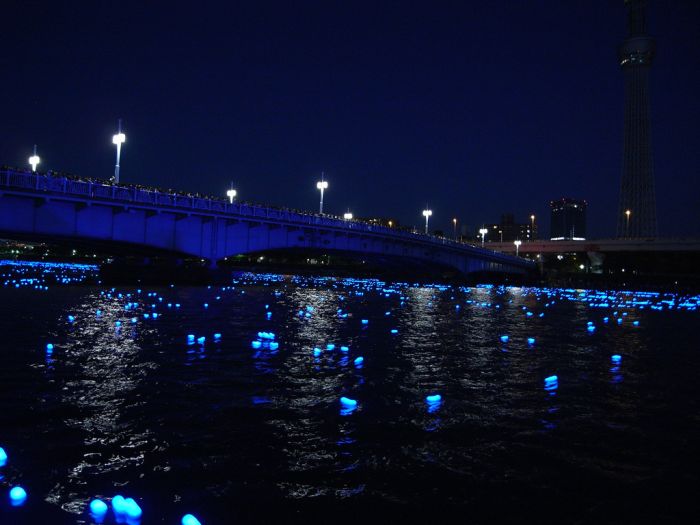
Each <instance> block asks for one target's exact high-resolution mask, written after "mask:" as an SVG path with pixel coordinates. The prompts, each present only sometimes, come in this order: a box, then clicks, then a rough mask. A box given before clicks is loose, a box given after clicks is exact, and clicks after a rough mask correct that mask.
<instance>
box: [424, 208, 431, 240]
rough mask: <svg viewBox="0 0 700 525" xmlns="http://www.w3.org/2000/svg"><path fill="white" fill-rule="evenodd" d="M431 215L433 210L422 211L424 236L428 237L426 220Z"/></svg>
mask: <svg viewBox="0 0 700 525" xmlns="http://www.w3.org/2000/svg"><path fill="white" fill-rule="evenodd" d="M432 214H433V210H429V209H428V208H427V207H426V209H424V210H423V217H425V234H426V235H428V219H429V218H430V216H431V215H432Z"/></svg>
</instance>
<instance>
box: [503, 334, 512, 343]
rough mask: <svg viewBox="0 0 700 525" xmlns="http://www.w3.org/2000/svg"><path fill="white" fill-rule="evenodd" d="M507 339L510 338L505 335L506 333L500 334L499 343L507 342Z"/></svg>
mask: <svg viewBox="0 0 700 525" xmlns="http://www.w3.org/2000/svg"><path fill="white" fill-rule="evenodd" d="M509 339H510V337H509V336H507V335H502V336H501V343H507V342H508V340H509Z"/></svg>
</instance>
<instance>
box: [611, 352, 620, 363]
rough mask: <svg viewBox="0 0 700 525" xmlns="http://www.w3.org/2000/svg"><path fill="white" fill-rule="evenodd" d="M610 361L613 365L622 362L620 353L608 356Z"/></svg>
mask: <svg viewBox="0 0 700 525" xmlns="http://www.w3.org/2000/svg"><path fill="white" fill-rule="evenodd" d="M610 361H611V362H612V364H614V365H619V364H620V363H621V362H622V356H621V355H620V354H614V355H611V356H610Z"/></svg>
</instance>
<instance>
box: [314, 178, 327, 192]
mask: <svg viewBox="0 0 700 525" xmlns="http://www.w3.org/2000/svg"><path fill="white" fill-rule="evenodd" d="M316 189H319V190H327V189H328V181H327V180H322V181H319V182H317V183H316Z"/></svg>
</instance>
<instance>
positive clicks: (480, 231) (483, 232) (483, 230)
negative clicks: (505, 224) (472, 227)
mask: <svg viewBox="0 0 700 525" xmlns="http://www.w3.org/2000/svg"><path fill="white" fill-rule="evenodd" d="M488 232H489V231H488V230H487V229H486V228H481V229H480V230H479V233H480V234H481V247H482V248H483V247H484V241H485V240H486V234H487V233H488Z"/></svg>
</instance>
